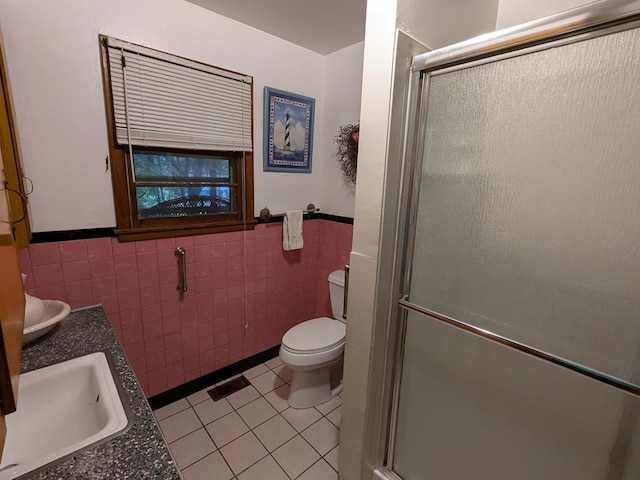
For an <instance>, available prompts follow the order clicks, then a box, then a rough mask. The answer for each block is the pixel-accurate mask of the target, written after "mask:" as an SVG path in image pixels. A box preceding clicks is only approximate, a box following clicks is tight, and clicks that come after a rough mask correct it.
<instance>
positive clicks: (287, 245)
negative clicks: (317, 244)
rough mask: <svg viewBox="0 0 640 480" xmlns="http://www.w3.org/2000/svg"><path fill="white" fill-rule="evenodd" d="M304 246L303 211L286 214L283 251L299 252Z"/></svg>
mask: <svg viewBox="0 0 640 480" xmlns="http://www.w3.org/2000/svg"><path fill="white" fill-rule="evenodd" d="M303 246H304V241H303V240H302V210H294V211H292V212H286V213H285V214H284V221H283V222H282V249H283V250H286V251H289V250H299V249H301V248H302V247H303Z"/></svg>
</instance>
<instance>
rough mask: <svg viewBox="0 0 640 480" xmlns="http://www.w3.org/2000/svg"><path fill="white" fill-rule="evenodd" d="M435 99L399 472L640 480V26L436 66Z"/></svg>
mask: <svg viewBox="0 0 640 480" xmlns="http://www.w3.org/2000/svg"><path fill="white" fill-rule="evenodd" d="M423 101H424V102H426V103H425V107H424V108H423V109H422V111H423V112H424V117H423V118H421V119H420V120H421V122H422V125H423V126H424V136H423V139H424V145H423V147H422V156H421V162H422V163H421V170H420V171H419V176H420V179H419V190H418V191H417V196H416V198H415V205H416V208H417V212H416V216H415V218H416V221H415V224H414V225H413V226H414V230H415V238H412V239H410V240H409V242H410V244H412V247H413V248H412V249H410V251H412V255H410V259H409V263H410V266H411V274H410V286H409V288H408V290H407V291H405V292H404V293H405V294H406V298H405V300H404V302H405V308H404V309H403V311H405V315H406V317H405V318H404V322H405V326H406V334H405V343H404V352H403V358H402V371H401V380H400V387H399V388H400V390H399V397H398V402H397V414H396V419H397V420H396V428H395V436H394V439H393V440H394V448H393V455H392V458H393V464H392V469H393V470H394V471H395V472H396V473H397V474H398V475H400V476H401V477H402V478H403V479H404V480H410V479H415V480H427V479H428V480H431V479H433V480H442V479H452V480H455V479H487V480H503V479H504V480H510V479H517V480H529V479H531V480H539V479H542V478H544V479H545V480H555V479H557V480H573V479H576V480H613V479H629V480H631V479H633V480H637V479H638V478H640V421H639V416H640V400H639V399H638V396H637V394H634V393H633V392H632V393H628V392H625V391H623V390H620V389H618V388H617V387H616V385H615V384H616V382H618V381H619V382H620V383H623V384H629V385H631V386H638V385H640V30H638V29H637V28H630V29H626V30H624V29H617V30H615V31H614V30H611V31H608V32H606V33H605V34H602V35H599V36H589V37H588V38H580V39H579V40H578V41H573V42H567V43H565V44H562V45H561V46H556V48H547V49H537V50H535V51H526V52H523V53H522V54H516V55H510V56H507V57H504V58H500V59H494V60H491V61H484V62H479V64H478V63H475V64H470V65H467V66H462V67H460V66H458V67H456V68H453V69H449V70H442V71H441V72H432V73H431V74H430V76H429V80H428V93H427V94H426V95H425V96H424V98H423ZM401 303H402V302H401ZM407 306H409V307H410V308H406V307H407ZM407 311H408V313H407ZM438 317H440V318H450V319H454V320H457V321H460V322H464V323H465V324H468V325H470V326H472V327H475V328H478V329H482V330H484V331H487V332H490V333H492V334H495V335H499V336H501V337H505V338H507V339H509V340H510V341H513V342H517V343H518V344H522V345H525V346H527V347H530V348H532V349H536V350H539V351H541V352H544V353H546V354H549V355H551V356H554V357H558V358H561V359H564V360H566V361H567V362H568V363H571V364H575V365H577V366H579V367H580V368H583V369H584V371H587V372H598V373H597V375H600V376H602V377H603V378H607V379H609V380H610V382H609V384H603V383H600V382H599V381H597V380H593V379H591V378H588V377H585V376H583V375H581V374H579V373H575V372H574V371H572V370H569V369H566V368H563V367H562V366H558V365H555V364H552V363H549V362H547V361H544V360H540V359H537V358H535V357H533V356H530V355H528V354H526V353H522V352H520V351H517V350H514V349H511V348H508V347H506V346H504V345H502V344H500V343H495V342H493V341H489V340H487V339H486V338H482V337H480V336H477V335H474V334H472V333H469V332H468V331H465V330H461V329H458V328H456V327H455V326H451V325H450V324H446V323H443V322H442V321H440V320H438Z"/></svg>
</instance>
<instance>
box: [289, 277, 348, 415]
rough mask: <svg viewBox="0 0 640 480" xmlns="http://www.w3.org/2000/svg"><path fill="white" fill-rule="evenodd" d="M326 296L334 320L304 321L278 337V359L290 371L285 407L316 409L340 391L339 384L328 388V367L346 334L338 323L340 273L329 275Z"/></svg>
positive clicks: (337, 357)
mask: <svg viewBox="0 0 640 480" xmlns="http://www.w3.org/2000/svg"><path fill="white" fill-rule="evenodd" d="M329 293H330V296H331V307H332V313H333V315H334V317H336V319H333V318H328V317H320V318H314V319H312V320H307V321H306V322H302V323H300V324H298V325H296V326H294V327H292V328H290V329H289V330H288V331H287V332H286V333H285V334H284V336H283V337H282V344H281V345H280V359H281V360H282V362H283V363H284V364H285V365H286V366H287V367H289V368H291V370H293V379H292V381H291V389H290V390H289V398H288V403H289V406H291V407H293V408H309V407H313V406H315V405H319V404H321V403H324V402H326V401H327V400H330V399H331V398H333V397H334V396H335V395H337V394H338V393H340V391H342V384H339V385H337V386H336V387H334V388H331V380H332V379H331V366H332V365H333V364H335V363H336V362H338V361H339V360H340V359H341V358H342V354H343V353H344V342H345V334H346V325H345V323H344V321H343V320H342V304H343V300H344V272H343V271H342V270H336V271H335V272H332V273H331V274H330V275H329ZM334 380H335V379H334Z"/></svg>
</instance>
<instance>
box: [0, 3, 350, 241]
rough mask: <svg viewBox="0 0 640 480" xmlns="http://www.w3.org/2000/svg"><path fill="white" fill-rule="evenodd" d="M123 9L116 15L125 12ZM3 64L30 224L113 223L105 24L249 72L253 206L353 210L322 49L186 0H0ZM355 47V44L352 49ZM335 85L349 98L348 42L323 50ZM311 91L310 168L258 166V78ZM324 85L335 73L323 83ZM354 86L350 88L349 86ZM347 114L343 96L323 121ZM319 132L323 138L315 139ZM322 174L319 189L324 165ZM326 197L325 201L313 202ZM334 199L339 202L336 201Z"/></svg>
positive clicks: (111, 30) (48, 227)
mask: <svg viewBox="0 0 640 480" xmlns="http://www.w3.org/2000/svg"><path fill="white" fill-rule="evenodd" d="M125 11H127V13H126V14H123V12H125ZM0 22H1V24H2V29H3V33H4V40H5V48H6V61H7V66H8V73H9V76H10V78H11V82H12V86H13V91H12V95H13V100H14V106H15V111H16V117H17V118H16V123H17V128H18V130H19V133H20V138H21V149H22V153H23V162H24V167H25V172H26V174H27V175H28V176H29V177H31V178H32V179H33V182H34V185H35V190H34V192H33V194H32V196H31V199H30V202H31V215H32V222H33V231H34V232H42V231H52V230H69V229H79V228H95V227H111V226H114V225H115V216H114V210H113V197H112V190H111V174H110V172H106V171H105V161H104V159H105V157H106V155H107V153H108V146H107V137H106V121H105V113H104V100H103V93H102V79H101V71H100V59H99V50H98V34H99V33H102V34H106V35H110V36H114V37H117V38H121V39H123V40H127V41H131V42H134V43H139V44H142V45H146V46H149V47H152V48H156V49H159V50H163V51H167V52H170V53H174V54H177V55H181V56H184V57H188V58H192V59H195V60H198V61H201V62H205V63H209V64H213V65H217V66H220V67H224V68H228V69H231V70H236V71H239V72H242V73H246V74H249V75H253V77H254V81H255V83H254V142H255V155H254V157H255V163H256V167H255V207H256V212H255V213H256V214H257V213H258V212H259V210H260V209H261V208H262V207H264V206H268V207H269V208H270V209H271V211H272V212H276V211H283V210H290V209H295V208H304V207H306V205H307V204H308V203H310V202H312V203H315V204H316V205H318V206H319V207H320V208H322V211H323V212H326V213H333V214H338V215H348V216H351V215H352V212H353V208H352V207H349V205H350V203H349V202H352V200H351V199H350V197H349V193H348V192H342V191H341V190H340V187H336V184H335V181H334V180H335V178H333V176H332V173H333V172H332V169H333V162H332V160H331V159H329V158H328V157H329V155H330V151H332V150H333V148H332V145H331V143H329V145H328V146H327V145H326V140H327V135H324V132H323V129H324V125H325V124H326V122H325V119H324V105H325V75H324V66H325V57H323V56H322V55H320V54H317V53H315V52H312V51H310V50H306V49H304V48H301V47H298V46H296V45H293V44H291V43H289V42H286V41H284V40H281V39H279V38H277V37H274V36H272V35H269V34H266V33H264V32H261V31H258V30H256V29H254V28H252V27H249V26H247V25H244V24H241V23H238V22H236V21H234V20H231V19H228V18H226V17H222V16H220V15H217V14H215V13H212V12H210V11H208V10H205V9H202V8H200V7H198V6H196V5H193V4H191V3H188V2H186V1H184V0H135V1H133V0H112V1H109V2H87V1H86V0H61V1H57V2H42V1H38V0H0ZM360 48H362V47H360ZM350 58H352V59H353V71H351V72H342V74H344V75H343V77H342V78H341V81H343V82H347V81H353V82H354V84H353V85H349V86H348V87H347V88H346V89H345V91H346V92H351V93H349V94H348V95H347V96H354V97H359V92H358V90H359V88H360V75H359V74H357V72H356V70H357V68H356V67H355V64H356V63H357V58H358V47H355V48H354V49H352V50H349V49H346V51H344V52H337V53H336V54H335V55H332V56H331V58H329V59H328V60H327V61H326V63H327V64H328V65H329V70H330V71H331V72H334V73H338V72H339V70H340V65H343V64H345V63H351V60H349V59H350ZM265 85H267V86H270V87H275V88H279V89H282V90H287V91H291V92H295V93H299V94H302V95H307V96H310V97H313V98H315V99H316V117H315V123H316V127H315V141H314V151H313V173H312V174H295V173H273V172H263V171H262V151H263V149H262V128H263V87H264V86H265ZM327 90H328V91H329V92H330V93H334V92H336V91H337V89H336V86H335V82H333V81H328V82H327ZM356 92H357V93H356ZM340 102H342V103H344V104H345V111H348V112H349V114H348V115H347V114H345V115H346V116H347V117H348V118H349V120H357V118H358V115H357V113H354V112H357V110H358V107H357V105H356V104H355V103H354V102H351V103H348V102H347V101H346V99H345V98H341V99H340V100H338V101H336V102H333V103H331V102H330V103H331V105H332V107H331V108H332V114H331V115H332V120H331V121H330V122H329V124H330V125H331V124H332V123H333V122H334V121H342V116H341V115H342V114H341V112H339V111H338V110H337V109H339V105H340ZM319 140H321V141H319ZM325 167H328V168H329V170H330V172H329V174H328V176H327V182H328V183H329V184H330V186H329V188H328V189H327V191H328V192H330V194H327V195H324V194H323V193H322V192H323V187H322V182H323V177H324V176H323V170H324V169H325ZM329 198H330V199H331V200H332V202H331V207H330V208H327V207H326V206H324V205H323V202H324V200H325V199H329ZM343 203H344V205H343Z"/></svg>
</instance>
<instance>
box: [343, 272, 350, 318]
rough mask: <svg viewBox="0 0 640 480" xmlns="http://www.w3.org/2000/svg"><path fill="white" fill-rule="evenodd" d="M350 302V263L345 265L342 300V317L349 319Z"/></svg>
mask: <svg viewBox="0 0 640 480" xmlns="http://www.w3.org/2000/svg"><path fill="white" fill-rule="evenodd" d="M348 303H349V265H348V264H347V265H345V266H344V300H343V301H342V319H343V320H346V319H347V304H348Z"/></svg>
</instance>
